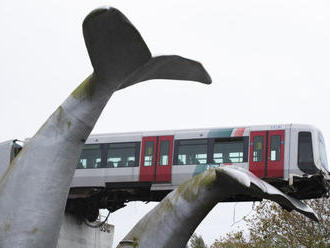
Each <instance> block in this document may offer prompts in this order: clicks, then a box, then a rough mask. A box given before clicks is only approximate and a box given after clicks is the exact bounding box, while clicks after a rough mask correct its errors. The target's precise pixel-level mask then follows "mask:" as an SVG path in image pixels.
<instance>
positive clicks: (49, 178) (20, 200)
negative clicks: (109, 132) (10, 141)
mask: <svg viewBox="0 0 330 248" xmlns="http://www.w3.org/2000/svg"><path fill="white" fill-rule="evenodd" d="M83 33H84V38H85V43H86V46H87V49H88V53H89V56H90V59H91V62H92V65H93V67H94V72H93V73H92V75H90V76H89V77H88V78H87V79H86V80H85V81H84V82H83V83H82V84H81V85H80V86H79V87H78V88H77V89H76V90H74V91H73V92H72V94H71V95H70V96H69V97H68V98H67V99H66V100H65V101H64V103H63V104H62V105H61V106H60V107H58V109H57V110H56V111H55V112H54V113H53V114H52V115H51V116H50V118H49V119H48V120H47V121H46V122H45V124H44V125H43V126H42V127H41V128H40V130H39V131H38V132H37V133H36V134H35V135H34V137H33V138H31V140H30V141H29V142H28V143H27V145H26V146H25V147H24V148H23V150H22V151H21V152H20V153H19V154H18V156H17V157H16V158H15V159H14V160H13V161H12V163H11V164H10V166H9V167H8V168H7V170H6V171H5V172H4V174H3V175H0V213H1V214H0V247H2V248H9V247H10V248H13V247H31V248H32V247H33V248H36V247H37V248H38V247H40V248H44V247H56V243H57V239H58V233H59V229H60V226H61V222H62V217H63V213H64V207H65V203H66V199H67V195H68V191H69V186H70V183H71V180H72V177H73V174H74V170H75V166H76V163H77V161H78V158H79V154H80V152H81V148H82V145H83V144H84V141H85V140H86V138H87V137H88V135H89V134H90V132H91V130H92V129H93V127H94V125H95V122H96V121H97V119H98V117H99V115H100V114H101V112H102V110H103V108H104V106H105V105H106V103H107V102H108V100H109V98H110V97H111V95H112V94H113V92H115V91H116V90H119V89H122V88H124V87H127V86H130V85H132V84H135V83H138V82H141V81H144V80H148V79H155V78H161V79H179V80H192V81H199V82H202V83H206V84H209V83H211V79H210V77H209V75H208V74H207V72H206V71H205V70H204V68H203V67H202V66H201V64H200V63H198V62H195V61H192V60H188V59H185V58H182V57H179V56H160V57H155V58H153V57H151V53H150V51H149V50H148V48H147V46H146V44H145V43H144V41H143V39H142V37H141V35H140V34H139V32H138V31H137V30H136V29H135V27H134V26H133V25H132V24H131V23H130V22H129V21H128V20H127V18H126V17H125V16H124V15H123V14H122V13H121V12H119V11H118V10H116V9H114V8H103V9H97V10H95V11H93V12H91V13H90V14H89V15H88V16H87V17H86V19H85V20H84V23H83Z"/></svg>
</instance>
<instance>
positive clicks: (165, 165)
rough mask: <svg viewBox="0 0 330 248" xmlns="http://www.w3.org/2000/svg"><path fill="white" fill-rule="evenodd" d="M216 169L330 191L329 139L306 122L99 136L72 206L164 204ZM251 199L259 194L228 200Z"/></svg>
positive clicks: (84, 161) (87, 153) (292, 189)
mask: <svg viewBox="0 0 330 248" xmlns="http://www.w3.org/2000/svg"><path fill="white" fill-rule="evenodd" d="M19 148H20V146H19V145H18V144H17V143H16V142H14V141H9V142H7V143H6V142H5V143H1V144H0V158H1V159H2V161H4V159H5V158H4V157H6V159H7V160H11V159H13V157H14V156H15V155H16V154H17V152H18V151H19ZM4 154H7V155H4ZM215 166H238V167H242V168H244V169H246V170H249V171H251V172H252V173H254V174H255V175H256V176H258V177H260V178H262V179H263V180H265V181H267V182H269V183H271V184H272V185H274V186H275V187H277V188H279V189H280V190H282V191H283V192H285V193H287V194H289V195H291V196H293V197H295V198H298V199H310V198H317V197H321V196H324V195H327V194H328V192H329V180H330V174H329V170H328V164H327V156H326V150H325V144H324V139H323V136H322V134H321V132H320V131H319V130H318V129H316V128H314V127H312V126H309V125H296V124H288V125H269V126H250V127H238V128H207V129H206V128H205V129H192V130H172V131H154V132H138V133H121V134H99V135H91V136H90V137H89V138H88V140H87V141H86V144H85V146H84V148H83V150H82V153H81V156H80V159H79V162H78V164H77V169H76V172H75V175H74V178H73V181H72V184H71V190H70V194H69V199H68V203H67V210H68V211H72V212H75V213H76V214H77V213H79V214H81V215H83V216H85V217H87V218H88V219H90V220H93V219H94V218H95V217H97V213H98V209H99V208H107V209H109V210H110V211H112V212H113V211H115V210H117V209H119V208H121V207H123V206H125V203H126V202H128V201H134V200H140V201H160V200H161V199H162V198H163V197H164V196H165V195H166V194H167V193H168V192H170V191H171V190H173V189H174V188H176V187H177V186H179V185H180V184H182V183H183V182H185V181H186V180H188V179H190V178H191V177H193V176H195V175H197V174H199V173H201V172H203V171H205V170H207V169H208V168H211V167H215ZM0 169H1V168H0ZM0 172H1V171H0ZM250 200H259V199H251V198H247V197H246V196H236V197H235V198H229V199H227V201H250Z"/></svg>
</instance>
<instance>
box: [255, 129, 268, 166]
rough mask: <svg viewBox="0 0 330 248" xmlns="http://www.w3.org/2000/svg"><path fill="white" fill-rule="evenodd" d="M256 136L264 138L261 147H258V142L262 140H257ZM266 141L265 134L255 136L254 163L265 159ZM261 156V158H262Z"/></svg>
mask: <svg viewBox="0 0 330 248" xmlns="http://www.w3.org/2000/svg"><path fill="white" fill-rule="evenodd" d="M256 138H261V139H262V144H261V149H256V144H259V143H257V142H260V141H259V140H257V141H256ZM266 143H267V137H266V136H265V135H255V136H254V137H253V154H252V162H253V163H259V162H264V161H265V154H264V149H265V146H266V145H267V144H266ZM257 148H258V147H257ZM260 154H261V156H260ZM260 158H261V160H260Z"/></svg>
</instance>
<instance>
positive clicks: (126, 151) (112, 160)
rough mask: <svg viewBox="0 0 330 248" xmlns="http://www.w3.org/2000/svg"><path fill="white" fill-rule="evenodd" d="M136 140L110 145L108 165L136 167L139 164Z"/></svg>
mask: <svg viewBox="0 0 330 248" xmlns="http://www.w3.org/2000/svg"><path fill="white" fill-rule="evenodd" d="M137 146H138V144H137V143H136V142H132V143H113V144H109V146H108V153H107V154H108V155H107V167H110V168H111V167H115V168H116V167H134V166H138V164H137V163H136V161H137Z"/></svg>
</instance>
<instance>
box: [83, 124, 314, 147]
mask: <svg viewBox="0 0 330 248" xmlns="http://www.w3.org/2000/svg"><path fill="white" fill-rule="evenodd" d="M288 128H303V129H308V130H310V129H316V128H315V127H314V126H312V125H306V124H272V125H251V126H236V127H210V128H206V127H205V128H193V129H173V130H154V131H137V132H125V133H102V134H91V135H90V136H89V137H88V139H87V141H86V143H87V144H93V143H94V144H96V143H107V142H130V141H132V142H133V141H141V139H142V137H147V136H167V135H174V136H175V137H176V139H185V138H190V139H191V138H210V137H232V136H235V135H234V133H235V131H236V130H241V131H242V135H243V134H244V135H248V133H247V132H249V131H253V130H280V129H288ZM242 135H241V136H242Z"/></svg>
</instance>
